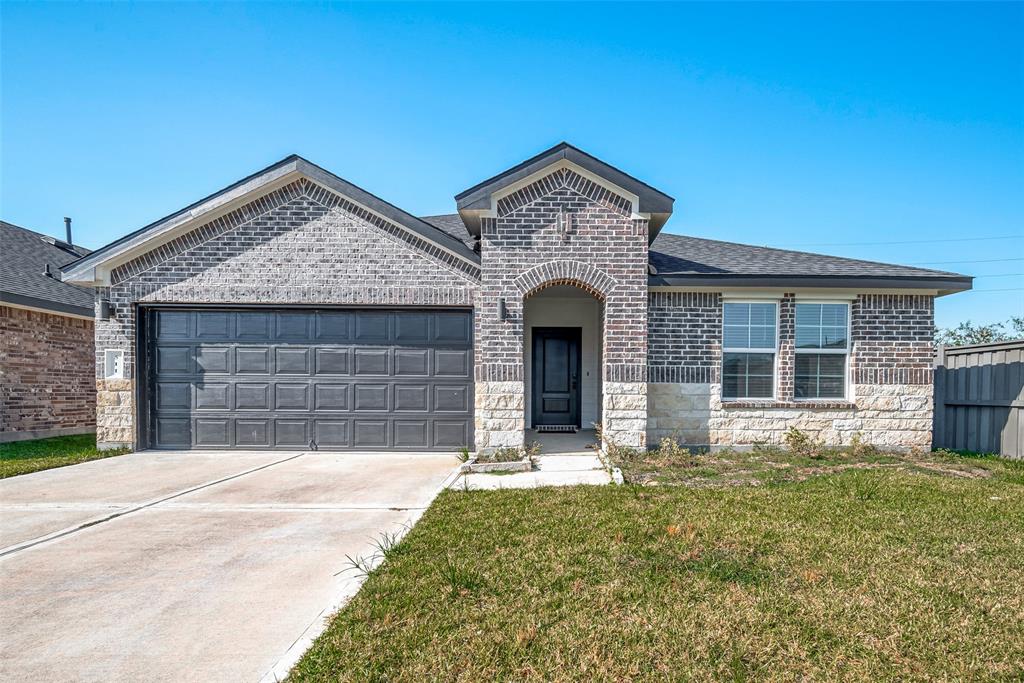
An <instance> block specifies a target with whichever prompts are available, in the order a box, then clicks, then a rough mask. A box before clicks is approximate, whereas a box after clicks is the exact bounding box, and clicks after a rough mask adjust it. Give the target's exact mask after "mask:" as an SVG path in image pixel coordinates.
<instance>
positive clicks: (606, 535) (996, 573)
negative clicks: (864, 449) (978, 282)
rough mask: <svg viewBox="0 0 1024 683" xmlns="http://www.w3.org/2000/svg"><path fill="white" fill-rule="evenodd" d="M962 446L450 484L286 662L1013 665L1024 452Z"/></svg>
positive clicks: (339, 675)
mask: <svg viewBox="0 0 1024 683" xmlns="http://www.w3.org/2000/svg"><path fill="white" fill-rule="evenodd" d="M773 457H775V458H777V459H783V460H784V459H785V458H786V456H785V455H782V454H778V453H776V454H775V455H774V456H773ZM952 457H953V456H948V455H946V454H937V455H935V456H934V457H932V456H917V460H915V461H907V462H906V463H904V464H903V465H901V466H896V465H897V464H899V463H898V462H897V461H898V460H900V458H899V456H884V457H883V456H879V457H878V458H877V460H878V462H877V465H878V466H877V467H874V466H873V465H872V466H862V467H846V468H842V469H832V468H834V467H837V466H838V465H854V464H857V463H855V462H851V459H853V458H847V459H846V460H845V461H844V462H839V463H831V462H830V463H827V464H823V463H820V462H818V461H817V460H815V463H813V464H809V463H804V462H802V461H800V459H799V458H793V460H794V462H793V463H792V469H805V468H809V467H819V466H820V468H819V471H817V472H815V473H810V472H804V473H802V474H800V475H799V476H793V477H792V478H789V477H788V475H786V476H782V477H781V478H779V479H778V480H777V481H775V482H773V484H772V485H763V484H762V485H745V486H739V485H735V482H731V478H732V475H731V474H730V475H726V476H725V477H724V478H723V479H722V481H721V482H719V483H718V484H717V485H713V484H710V483H707V482H704V483H703V484H702V485H700V486H690V485H682V486H666V485H661V486H654V487H650V486H636V485H627V486H621V487H613V486H608V487H573V488H563V489H537V490H503V491H467V492H464V491H448V492H445V493H444V494H442V495H441V496H440V497H439V498H438V499H437V500H436V501H435V502H434V504H433V505H432V506H431V508H430V509H429V510H428V511H427V512H426V514H425V515H424V516H423V518H422V519H421V520H420V522H419V524H418V525H417V526H416V527H415V528H414V529H413V530H412V531H411V532H410V534H409V535H408V536H407V537H406V538H405V539H404V540H403V541H402V542H401V543H399V544H398V545H397V546H396V547H393V548H391V549H390V554H389V557H388V560H387V562H386V563H385V564H384V565H383V566H382V567H381V568H380V569H378V570H377V571H375V572H373V573H372V574H371V575H370V576H369V578H368V579H367V581H366V583H365V585H364V586H363V589H362V591H361V592H360V593H359V594H358V595H357V596H356V597H355V598H354V599H353V601H352V602H351V603H350V604H349V605H348V606H347V607H345V608H344V609H343V610H342V611H341V612H340V613H339V614H338V615H337V616H336V617H335V618H334V620H333V622H332V623H331V625H330V626H329V627H328V629H327V630H326V631H325V633H324V634H323V635H322V636H321V637H320V638H319V639H318V640H317V641H316V643H315V644H314V646H313V647H312V648H311V649H310V651H309V652H308V653H307V654H306V655H305V657H304V658H303V659H302V660H301V662H300V663H299V664H298V666H297V667H296V669H295V670H294V671H293V673H292V680H295V681H321V680H343V681H347V680H354V681H425V680H446V681H480V680H515V681H542V680H575V681H591V680H596V681H627V680H658V681H665V680H699V681H720V680H734V681H743V680H780V681H790V680H862V681H875V680H924V679H941V680H1020V679H1021V678H1022V677H1024V664H1022V663H1024V590H1022V589H1021V587H1022V586H1024V466H1022V465H1021V464H1020V463H1010V462H1006V461H999V460H995V459H981V458H959V461H953V460H951V458H952ZM874 459H875V458H871V460H874ZM870 464H871V463H868V465H870ZM698 467H709V468H712V469H714V468H715V467H716V466H715V465H707V464H700V465H699V466H696V467H689V468H687V469H691V470H692V469H697V468H698ZM774 469H780V468H774ZM766 471H767V470H766ZM733 474H735V472H733ZM702 476H703V475H702Z"/></svg>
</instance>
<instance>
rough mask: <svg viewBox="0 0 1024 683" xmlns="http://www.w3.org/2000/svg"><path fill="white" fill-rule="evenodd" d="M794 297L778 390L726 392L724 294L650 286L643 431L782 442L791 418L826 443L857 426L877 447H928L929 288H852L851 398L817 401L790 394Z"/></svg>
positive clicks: (722, 441) (783, 337)
mask: <svg viewBox="0 0 1024 683" xmlns="http://www.w3.org/2000/svg"><path fill="white" fill-rule="evenodd" d="M798 301H800V297H799V294H796V293H786V294H784V295H782V297H781V298H780V300H779V330H778V334H779V348H778V359H777V365H776V372H777V376H776V398H775V399H774V400H740V401H722V397H721V383H720V377H719V374H720V371H721V334H722V332H721V305H722V301H721V298H720V297H719V296H718V295H715V294H703V293H702V294H697V293H681V292H657V291H656V292H651V293H650V302H651V304H650V307H649V313H648V316H649V322H648V326H649V329H650V333H649V336H650V343H651V357H650V367H649V371H648V377H649V382H650V384H649V386H648V438H649V439H650V440H651V441H656V440H659V439H661V438H663V437H666V436H673V435H674V436H676V437H677V438H679V439H681V440H682V441H684V442H686V443H690V444H693V445H700V446H703V445H708V444H710V445H714V446H735V445H741V446H742V445H749V444H752V443H755V442H771V443H781V441H782V436H783V434H784V433H785V430H786V429H787V428H788V427H790V426H794V427H797V428H798V429H801V430H804V431H807V432H810V433H812V434H814V435H816V436H818V437H819V438H822V439H824V440H825V441H828V442H830V443H847V442H848V441H849V439H850V438H851V437H852V435H853V434H855V433H860V434H861V435H862V437H864V438H865V439H866V440H868V441H870V442H873V443H876V444H878V445H880V446H885V447H898V448H914V447H920V448H927V447H929V446H930V444H931V418H932V415H931V411H932V396H931V392H932V367H931V365H932V342H931V338H932V329H933V321H934V300H933V297H931V296H925V295H878V294H862V295H859V296H858V297H856V299H855V300H854V301H852V302H851V306H850V314H851V344H852V347H851V355H850V367H851V372H850V373H849V382H850V388H849V397H848V399H845V400H835V401H814V402H806V401H798V400H795V398H794V367H795V357H796V355H795V344H794V337H795V310H796V309H795V305H796V303H797V302H798ZM709 359H711V361H710V363H711V365H712V367H711V368H710V369H708V363H709Z"/></svg>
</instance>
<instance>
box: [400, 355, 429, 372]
mask: <svg viewBox="0 0 1024 683" xmlns="http://www.w3.org/2000/svg"><path fill="white" fill-rule="evenodd" d="M429 374H430V350H429V349H395V376H396V377H426V376H427V375H429Z"/></svg>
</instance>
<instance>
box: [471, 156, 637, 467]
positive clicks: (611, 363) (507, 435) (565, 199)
mask: <svg viewBox="0 0 1024 683" xmlns="http://www.w3.org/2000/svg"><path fill="white" fill-rule="evenodd" d="M497 214H498V215H497V217H496V218H485V219H483V221H482V226H481V265H482V275H481V280H482V284H481V288H480V294H479V298H478V305H477V316H476V333H477V336H476V339H477V344H476V355H477V362H476V373H477V374H476V377H477V384H478V387H480V388H479V389H478V391H477V396H478V397H487V396H496V395H498V393H499V392H494V391H491V389H490V388H489V387H486V386H481V385H482V384H485V383H497V382H501V383H503V388H504V389H505V390H509V389H510V388H511V387H516V388H515V390H514V392H516V393H519V394H521V393H522V391H523V390H524V389H523V388H522V387H523V372H524V369H525V360H526V358H525V355H524V350H523V338H524V336H523V301H524V299H525V298H526V297H528V296H529V295H530V294H532V293H534V292H536V291H539V289H541V288H544V287H546V286H552V285H556V284H572V285H576V286H580V287H581V288H583V289H585V290H587V291H589V292H591V293H592V294H594V295H595V296H596V297H597V298H598V299H600V300H601V301H602V302H603V304H604V307H603V323H604V330H603V337H602V339H603V343H602V352H603V366H604V367H603V370H602V375H603V380H604V394H605V403H604V410H603V421H604V428H605V433H606V434H609V435H611V434H613V433H617V436H618V438H620V439H621V440H623V441H629V442H633V444H632V445H641V444H642V442H643V440H644V439H645V428H644V424H645V420H646V407H645V405H640V404H641V403H645V399H644V398H643V393H644V392H642V391H634V389H636V388H637V387H639V386H641V385H642V384H643V383H644V382H645V381H646V376H647V367H646V357H647V221H646V220H641V219H634V218H633V217H632V206H631V204H630V202H629V201H628V200H627V199H625V198H623V197H620V196H618V195H617V194H615V193H612V192H610V191H609V190H607V189H605V188H604V187H602V186H600V185H597V184H596V183H594V182H592V181H591V180H589V179H587V178H584V177H583V176H580V175H578V174H577V173H575V172H573V171H572V170H569V169H558V170H555V171H553V172H551V173H550V174H548V175H546V176H544V177H542V178H540V179H539V180H537V181H536V182H534V183H532V184H531V185H529V186H527V187H525V188H522V189H520V190H519V191H517V192H515V193H513V194H511V195H509V196H507V197H503V198H501V199H499V201H498V203H497ZM501 299H504V300H505V305H506V311H507V319H506V320H501V319H500V304H499V302H500V301H501ZM633 385H636V386H633ZM614 396H618V398H613V397H614ZM480 400H481V399H479V398H478V405H477V409H478V421H477V425H478V428H477V441H478V446H482V447H489V446H503V445H516V444H517V443H522V439H523V426H524V418H525V416H524V415H523V408H524V406H523V405H520V404H517V405H516V406H515V408H513V410H514V411H516V416H515V417H513V416H512V415H511V413H510V412H509V410H508V409H507V406H501V407H498V406H487V405H481V404H480ZM497 415H500V417H497Z"/></svg>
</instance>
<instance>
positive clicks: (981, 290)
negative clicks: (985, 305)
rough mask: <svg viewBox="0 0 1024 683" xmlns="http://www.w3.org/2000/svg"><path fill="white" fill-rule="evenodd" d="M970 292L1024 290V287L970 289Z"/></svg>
mask: <svg viewBox="0 0 1024 683" xmlns="http://www.w3.org/2000/svg"><path fill="white" fill-rule="evenodd" d="M966 291H968V292H1024V287H1007V288H1006V289H968V290H966Z"/></svg>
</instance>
